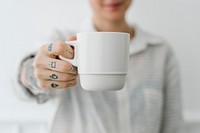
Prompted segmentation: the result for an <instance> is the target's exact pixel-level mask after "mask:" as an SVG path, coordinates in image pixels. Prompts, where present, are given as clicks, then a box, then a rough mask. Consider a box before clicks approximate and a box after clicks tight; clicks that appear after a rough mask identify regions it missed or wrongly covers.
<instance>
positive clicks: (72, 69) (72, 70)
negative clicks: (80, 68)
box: [69, 65, 77, 72]
mask: <svg viewBox="0 0 200 133" xmlns="http://www.w3.org/2000/svg"><path fill="white" fill-rule="evenodd" d="M69 71H70V72H76V71H77V68H76V67H74V66H73V65H70V69H69Z"/></svg>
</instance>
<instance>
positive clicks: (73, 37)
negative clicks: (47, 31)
mask: <svg viewBox="0 0 200 133" xmlns="http://www.w3.org/2000/svg"><path fill="white" fill-rule="evenodd" d="M75 40H77V37H76V36H70V37H69V38H68V39H67V41H75Z"/></svg>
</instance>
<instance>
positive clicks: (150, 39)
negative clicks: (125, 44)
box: [79, 19, 162, 55]
mask: <svg viewBox="0 0 200 133" xmlns="http://www.w3.org/2000/svg"><path fill="white" fill-rule="evenodd" d="M132 27H133V28H134V29H135V37H134V38H133V39H132V40H131V44H130V55H134V54H136V53H139V52H142V51H144V50H146V49H147V47H148V46H151V45H159V44H161V43H162V39H161V38H160V37H158V36H155V35H152V34H150V33H148V32H145V31H143V30H142V29H141V28H140V27H139V26H137V25H132ZM96 31H97V30H96V28H95V26H94V24H93V22H92V19H87V20H86V21H85V22H84V23H83V25H82V26H81V27H80V30H79V32H96Z"/></svg>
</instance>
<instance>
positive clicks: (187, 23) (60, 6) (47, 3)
mask: <svg viewBox="0 0 200 133" xmlns="http://www.w3.org/2000/svg"><path fill="white" fill-rule="evenodd" d="M87 1H88V0H73V1H72V0H34V1H27V0H0V47H1V48H0V54H1V56H0V74H1V76H0V83H1V87H0V90H1V91H0V92H1V93H0V121H6V120H7V121H9V120H10V121H13V120H15V121H21V120H33V119H34V120H36V121H45V120H49V119H50V117H51V114H52V112H53V109H54V108H53V107H52V105H51V104H50V103H48V104H45V105H42V106H41V105H39V106H38V105H37V104H30V103H27V102H21V101H20V100H19V99H18V98H17V97H15V95H14V93H13V92H12V84H11V82H12V81H11V79H12V76H13V73H14V69H13V68H14V65H15V64H16V63H17V60H16V59H17V58H18V57H19V56H20V55H21V52H22V51H24V50H29V49H30V47H29V46H30V45H32V44H35V43H36V42H37V40H38V39H39V38H40V37H41V36H42V35H43V34H44V33H45V32H46V31H47V30H48V29H51V28H55V27H57V28H66V29H78V27H79V25H80V24H81V22H82V21H83V20H84V19H85V18H86V17H88V16H90V15H91V13H90V9H89V6H88V5H87ZM199 5H200V1H199V0H190V1H188V0H167V1H161V0H148V1H144V0H136V1H135V2H134V3H133V7H132V8H131V9H130V12H129V14H128V20H129V21H130V22H135V23H137V24H138V25H140V26H141V27H143V28H144V29H146V30H148V31H150V32H152V33H155V34H159V35H161V36H164V37H165V38H166V39H167V40H168V41H169V42H170V43H171V45H172V46H173V48H174V51H175V52H176V55H177V57H178V59H179V62H180V66H181V73H182V86H183V107H184V112H185V113H184V114H185V118H186V120H189V121H200V102H199V101H200V82H199V79H200V70H199V68H200V38H199V36H200V26H199V24H200V16H199V12H200V8H199ZM49 110H50V111H49ZM30 114H31V115H30Z"/></svg>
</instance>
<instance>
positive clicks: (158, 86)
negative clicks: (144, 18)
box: [16, 21, 183, 133]
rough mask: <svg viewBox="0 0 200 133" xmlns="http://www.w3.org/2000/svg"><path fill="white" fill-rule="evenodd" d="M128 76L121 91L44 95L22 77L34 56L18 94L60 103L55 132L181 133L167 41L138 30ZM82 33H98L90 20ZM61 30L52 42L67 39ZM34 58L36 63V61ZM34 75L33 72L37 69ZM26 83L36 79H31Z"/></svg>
mask: <svg viewBox="0 0 200 133" xmlns="http://www.w3.org/2000/svg"><path fill="white" fill-rule="evenodd" d="M133 28H134V29H135V32H136V35H135V37H134V39H133V40H131V46H130V60H129V69H128V76H127V81H126V85H125V87H124V88H123V89H122V90H120V91H109V92H106V91H102V92H91V91H85V90H83V89H82V88H81V86H80V83H79V81H78V83H77V85H76V86H75V87H71V88H70V89H66V90H55V91H44V90H41V89H38V88H37V87H36V86H37V85H30V87H23V86H22V85H21V83H20V81H19V75H20V74H21V71H22V70H23V67H24V66H25V67H27V65H26V63H27V62H31V60H33V57H34V54H33V55H29V56H26V57H25V59H24V60H23V61H21V65H20V67H19V71H18V76H17V78H18V80H16V81H18V84H16V85H17V86H16V92H18V94H20V95H21V96H23V97H26V98H29V99H32V100H36V101H37V102H38V103H44V102H46V101H48V100H51V99H57V100H58V101H59V102H58V104H57V105H56V106H57V111H56V114H55V117H54V120H53V123H52V124H51V129H50V133H182V132H183V119H182V107H181V98H180V96H181V92H180V78H179V68H178V63H177V60H176V58H175V55H174V53H173V51H172V49H171V47H170V46H169V45H168V43H167V42H166V41H164V40H163V39H162V38H160V37H157V36H155V35H152V34H149V33H147V32H145V31H143V30H142V29H140V28H139V27H138V26H133ZM80 31H96V30H95V28H94V26H93V24H92V23H91V21H89V22H87V23H86V24H84V27H83V28H82V29H81V30H80ZM66 35H67V34H66V33H65V31H56V32H54V34H53V35H51V36H49V38H48V39H47V40H48V41H49V42H51V41H55V40H65V39H66ZM31 58H32V59H31ZM30 70H32V72H33V71H34V70H33V69H30ZM27 80H35V79H34V77H33V76H30V75H29V76H28V77H27Z"/></svg>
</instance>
